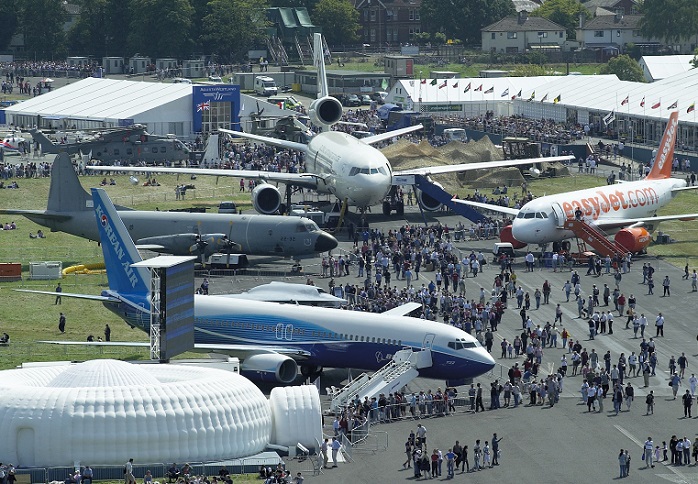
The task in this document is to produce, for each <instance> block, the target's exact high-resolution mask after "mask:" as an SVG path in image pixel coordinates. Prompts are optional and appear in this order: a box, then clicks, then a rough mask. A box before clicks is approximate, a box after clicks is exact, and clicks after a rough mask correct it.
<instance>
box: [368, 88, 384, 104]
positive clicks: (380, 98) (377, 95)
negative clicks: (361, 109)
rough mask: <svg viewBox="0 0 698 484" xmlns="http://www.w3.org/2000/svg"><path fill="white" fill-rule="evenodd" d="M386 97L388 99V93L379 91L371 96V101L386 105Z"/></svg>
mask: <svg viewBox="0 0 698 484" xmlns="http://www.w3.org/2000/svg"><path fill="white" fill-rule="evenodd" d="M386 97H388V93H387V92H385V91H378V92H374V93H373V94H371V99H373V100H374V101H376V102H377V103H378V104H385V98H386Z"/></svg>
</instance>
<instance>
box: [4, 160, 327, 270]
mask: <svg viewBox="0 0 698 484" xmlns="http://www.w3.org/2000/svg"><path fill="white" fill-rule="evenodd" d="M117 209H118V210H119V216H120V217H121V218H122V220H123V221H124V224H126V227H127V229H128V231H129V233H130V235H131V237H132V238H133V240H135V241H136V244H137V245H140V246H141V248H145V249H148V250H153V251H155V252H160V253H166V254H172V255H196V256H200V257H201V258H202V259H203V258H206V257H208V256H210V255H211V254H213V253H216V252H223V253H233V254H237V253H244V254H249V255H267V256H268V255H274V256H281V257H292V258H302V257H307V256H314V255H316V254H317V253H319V252H326V251H329V250H332V249H334V248H335V247H337V239H335V238H334V237H333V236H332V235H330V234H328V233H326V232H324V231H322V230H321V229H320V228H319V227H318V226H317V224H316V223H315V222H313V221H312V220H310V219H308V218H302V217H285V216H281V215H234V214H221V213H189V212H160V211H141V210H133V209H130V208H127V207H117ZM0 213H2V214H8V215H23V216H24V217H26V218H28V219H29V220H32V221H33V222H36V223H37V224H39V225H43V226H44V227H48V228H50V229H51V231H52V232H56V231H59V232H66V233H69V234H72V235H77V236H78V237H83V238H86V239H90V240H95V241H99V231H98V228H97V224H96V223H95V220H94V209H93V204H92V197H91V196H90V195H89V194H88V193H87V192H86V191H85V189H84V188H83V187H82V185H81V184H80V180H79V179H78V176H77V174H76V173H75V169H74V168H73V164H72V162H71V161H70V158H69V157H68V154H67V153H61V154H59V155H58V156H57V157H56V160H55V161H54V163H53V167H52V171H51V187H50V189H49V197H48V206H47V208H46V210H13V209H2V210H0Z"/></svg>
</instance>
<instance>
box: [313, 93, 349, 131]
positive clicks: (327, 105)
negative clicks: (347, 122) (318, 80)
mask: <svg viewBox="0 0 698 484" xmlns="http://www.w3.org/2000/svg"><path fill="white" fill-rule="evenodd" d="M342 112H343V110H342V103H340V102H339V100H338V99H337V98H334V97H332V96H325V97H321V98H320V99H316V100H315V101H313V102H312V103H311V104H310V109H309V110H308V116H309V117H310V121H311V122H312V123H313V124H314V125H316V126H322V127H323V128H329V127H330V126H332V125H333V124H335V123H336V122H337V121H339V120H340V119H342Z"/></svg>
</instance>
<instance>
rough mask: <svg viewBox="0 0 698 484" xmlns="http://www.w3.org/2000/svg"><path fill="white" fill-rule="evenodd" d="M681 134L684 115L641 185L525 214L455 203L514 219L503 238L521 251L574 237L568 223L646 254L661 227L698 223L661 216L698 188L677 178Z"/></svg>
mask: <svg viewBox="0 0 698 484" xmlns="http://www.w3.org/2000/svg"><path fill="white" fill-rule="evenodd" d="M677 134H678V113H677V112H673V113H672V114H671V116H670V117H669V123H668V124H667V127H666V130H665V131H664V136H663V137H662V142H661V144H660V147H659V150H658V152H657V156H656V158H655V160H654V164H653V166H652V169H651V170H650V172H649V174H648V175H647V176H646V177H645V178H643V179H642V180H639V181H634V182H627V183H619V184H616V185H606V186H602V187H596V188H587V189H584V190H575V191H573V192H566V193H558V194H556V195H547V196H543V197H539V198H536V199H534V200H531V201H530V202H528V203H527V204H525V205H524V206H523V207H521V209H518V210H517V209H514V208H507V207H499V206H496V205H489V204H485V203H478V202H471V201H468V200H457V199H454V200H453V201H454V202H457V203H463V204H466V205H471V206H475V207H477V208H481V209H487V210H493V211H497V212H500V213H505V214H507V215H510V216H512V217H514V219H513V223H512V224H511V226H509V227H508V228H506V227H505V230H503V232H502V236H501V237H502V241H503V242H512V244H514V245H515V246H518V247H523V246H524V245H525V244H540V245H542V244H546V243H549V242H558V241H562V240H565V239H569V238H572V237H574V234H573V233H572V231H570V230H567V229H565V228H564V224H565V221H567V220H569V219H574V218H575V217H576V216H577V215H578V214H579V211H581V218H582V219H583V220H584V221H586V222H587V223H588V224H590V225H594V226H596V227H598V228H599V229H601V230H603V231H604V232H606V233H609V232H610V233H616V241H618V242H619V243H621V245H623V246H624V247H626V248H627V249H628V250H629V251H631V252H640V251H642V250H643V249H644V248H645V247H647V246H648V245H649V243H650V241H651V237H650V235H649V233H650V232H652V231H653V230H654V229H656V227H657V225H658V224H659V222H662V221H665V220H677V219H681V220H688V219H692V218H698V213H693V214H681V215H664V216H657V215H656V214H657V211H658V210H659V209H660V208H662V207H663V206H665V205H666V204H667V203H669V202H670V201H671V200H672V199H673V198H674V197H675V196H676V195H677V194H678V193H679V192H681V191H683V190H691V189H695V188H698V187H696V186H686V180H683V179H679V178H672V177H671V164H672V161H673V158H674V144H675V143H676V135H677Z"/></svg>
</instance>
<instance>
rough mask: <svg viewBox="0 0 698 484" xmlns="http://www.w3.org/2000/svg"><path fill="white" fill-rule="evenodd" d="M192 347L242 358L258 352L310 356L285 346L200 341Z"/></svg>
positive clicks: (301, 357) (291, 356)
mask: <svg viewBox="0 0 698 484" xmlns="http://www.w3.org/2000/svg"><path fill="white" fill-rule="evenodd" d="M194 349H195V350H196V351H208V352H213V353H216V352H219V353H230V354H235V355H241V357H242V359H243V360H244V359H245V356H248V355H252V354H260V353H278V354H281V355H286V356H288V357H290V358H293V359H304V358H308V357H309V356H311V355H310V352H309V351H305V350H301V349H298V348H292V347H287V346H266V345H265V346H261V345H242V344H213V343H211V344H208V343H207V344H203V343H200V344H195V345H194Z"/></svg>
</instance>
